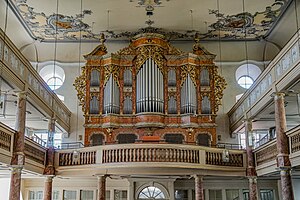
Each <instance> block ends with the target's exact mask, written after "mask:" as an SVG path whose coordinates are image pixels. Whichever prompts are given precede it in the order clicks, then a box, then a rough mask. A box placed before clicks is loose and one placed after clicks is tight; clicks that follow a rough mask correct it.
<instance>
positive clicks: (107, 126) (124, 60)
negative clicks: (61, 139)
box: [74, 33, 226, 145]
mask: <svg viewBox="0 0 300 200" xmlns="http://www.w3.org/2000/svg"><path fill="white" fill-rule="evenodd" d="M101 38H102V39H101V43H100V45H99V46H97V47H96V48H95V49H94V50H93V51H92V52H91V53H89V54H88V55H85V56H84V57H85V59H86V65H85V66H84V67H82V73H81V75H80V76H79V77H77V78H76V80H75V83H74V86H75V88H76V90H77V96H78V99H79V102H80V105H81V106H82V110H83V112H84V117H85V124H84V127H85V144H86V145H88V144H90V145H92V144H93V143H94V141H92V140H91V138H94V139H93V140H95V138H96V137H95V135H97V134H98V136H99V139H100V140H102V141H101V142H100V143H101V144H114V143H119V142H120V141H126V138H125V140H124V138H123V139H121V136H122V137H123V136H124V137H128V138H129V139H128V140H130V142H166V140H165V138H164V137H165V136H166V135H168V134H171V136H172V134H173V135H180V134H181V135H183V136H184V137H182V138H184V141H182V143H188V144H202V145H203V144H206V145H210V144H215V143H216V123H215V118H216V113H217V111H218V107H219V106H220V105H221V100H222V97H223V90H224V89H225V87H226V82H225V80H224V78H223V77H221V76H220V75H219V74H218V68H217V66H215V64H214V62H213V61H214V59H215V55H213V54H211V53H209V52H208V51H207V50H206V49H204V48H203V47H202V46H201V45H200V43H199V39H198V38H197V36H196V39H195V41H196V43H195V45H194V46H193V49H192V50H193V53H185V52H182V51H181V50H179V49H177V48H175V47H174V46H172V45H171V44H170V43H169V42H168V41H166V40H165V38H164V36H163V35H160V34H155V33H147V34H141V35H137V36H136V37H134V38H132V40H131V43H130V44H129V46H128V47H125V48H123V49H121V50H119V51H118V52H116V53H111V54H107V48H106V46H105V44H104V42H105V40H104V36H102V37H101ZM107 130H110V131H107ZM187 130H192V131H187ZM129 135H131V136H132V135H133V136H134V137H129ZM91 136H93V137H91ZM203 136H207V137H203ZM130 138H131V139H130ZM168 138H172V137H168ZM169 140H170V139H168V141H169ZM202 140H208V141H202ZM177 142H178V141H177ZM97 144H99V142H98V143H97Z"/></svg>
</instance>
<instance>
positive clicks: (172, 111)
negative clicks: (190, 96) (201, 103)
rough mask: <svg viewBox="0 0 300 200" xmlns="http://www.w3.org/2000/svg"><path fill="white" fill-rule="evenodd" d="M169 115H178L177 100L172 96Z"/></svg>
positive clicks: (169, 103)
mask: <svg viewBox="0 0 300 200" xmlns="http://www.w3.org/2000/svg"><path fill="white" fill-rule="evenodd" d="M168 114H177V109H176V99H175V98H174V97H173V96H171V97H170V99H169V102H168Z"/></svg>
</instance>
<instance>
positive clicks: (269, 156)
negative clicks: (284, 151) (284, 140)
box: [255, 141, 277, 166]
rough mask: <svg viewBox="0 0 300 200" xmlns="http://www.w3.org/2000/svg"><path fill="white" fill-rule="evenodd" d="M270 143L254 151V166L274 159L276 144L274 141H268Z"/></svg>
mask: <svg viewBox="0 0 300 200" xmlns="http://www.w3.org/2000/svg"><path fill="white" fill-rule="evenodd" d="M270 143H271V144H270V145H269V146H267V147H265V146H263V147H264V148H261V149H259V150H258V151H257V152H255V157H256V166H259V165H262V164H264V163H267V162H270V161H275V160H276V156H277V146H276V143H275V141H272V142H270Z"/></svg>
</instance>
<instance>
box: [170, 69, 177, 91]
mask: <svg viewBox="0 0 300 200" xmlns="http://www.w3.org/2000/svg"><path fill="white" fill-rule="evenodd" d="M168 86H171V87H172V86H173V87H174V86H176V72H175V70H173V69H171V70H170V71H169V72H168Z"/></svg>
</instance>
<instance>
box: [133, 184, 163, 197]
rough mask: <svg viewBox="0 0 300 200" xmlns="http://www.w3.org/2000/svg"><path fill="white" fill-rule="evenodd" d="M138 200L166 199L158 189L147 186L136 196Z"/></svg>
mask: <svg viewBox="0 0 300 200" xmlns="http://www.w3.org/2000/svg"><path fill="white" fill-rule="evenodd" d="M138 199H139V200H144V199H145V200H146V199H150V200H153V199H160V200H164V199H166V197H165V194H164V193H163V192H162V191H161V189H159V188H158V187H154V186H148V187H145V188H144V189H143V190H142V191H141V192H140V193H139V195H138Z"/></svg>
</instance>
